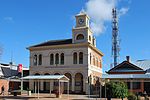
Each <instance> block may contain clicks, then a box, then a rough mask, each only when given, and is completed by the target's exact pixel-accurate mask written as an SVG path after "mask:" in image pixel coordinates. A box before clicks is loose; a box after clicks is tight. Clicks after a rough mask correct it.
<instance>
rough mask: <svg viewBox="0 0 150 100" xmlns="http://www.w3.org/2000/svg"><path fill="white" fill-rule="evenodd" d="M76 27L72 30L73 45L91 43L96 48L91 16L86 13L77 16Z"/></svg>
mask: <svg viewBox="0 0 150 100" xmlns="http://www.w3.org/2000/svg"><path fill="white" fill-rule="evenodd" d="M75 17H76V26H75V28H73V29H72V40H73V43H86V42H88V43H90V44H93V45H94V46H95V40H94V41H93V39H94V38H93V33H92V31H91V29H90V27H89V20H90V18H89V16H88V15H87V14H86V13H85V12H80V13H79V14H77V15H76V16H75Z"/></svg>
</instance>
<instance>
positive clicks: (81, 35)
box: [76, 34, 84, 40]
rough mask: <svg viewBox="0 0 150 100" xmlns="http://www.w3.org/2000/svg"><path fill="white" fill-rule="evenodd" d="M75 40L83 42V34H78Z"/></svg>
mask: <svg viewBox="0 0 150 100" xmlns="http://www.w3.org/2000/svg"><path fill="white" fill-rule="evenodd" d="M76 39H77V40H83V39H84V35H83V34H79V35H78V36H77V38H76Z"/></svg>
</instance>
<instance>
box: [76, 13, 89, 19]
mask: <svg viewBox="0 0 150 100" xmlns="http://www.w3.org/2000/svg"><path fill="white" fill-rule="evenodd" d="M79 16H86V17H87V18H88V19H90V17H89V16H88V14H87V13H86V12H80V13H79V14H77V15H76V16H75V17H79Z"/></svg>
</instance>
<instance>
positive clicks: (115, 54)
mask: <svg viewBox="0 0 150 100" xmlns="http://www.w3.org/2000/svg"><path fill="white" fill-rule="evenodd" d="M119 42H120V41H119V32H118V17H117V10H116V8H113V9H112V58H113V62H112V64H111V67H115V66H116V65H117V64H118V63H119V62H118V61H119V51H120V47H119Z"/></svg>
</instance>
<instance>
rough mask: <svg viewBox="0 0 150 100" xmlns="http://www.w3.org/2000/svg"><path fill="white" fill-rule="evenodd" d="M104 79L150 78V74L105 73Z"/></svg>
mask: <svg viewBox="0 0 150 100" xmlns="http://www.w3.org/2000/svg"><path fill="white" fill-rule="evenodd" d="M102 79H150V74H117V75H116V74H115V75H114V74H113V75H112V74H111V75H110V74H103V75H102Z"/></svg>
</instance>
